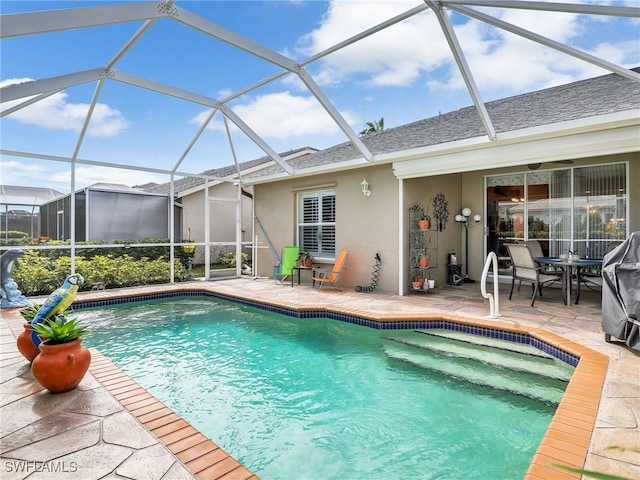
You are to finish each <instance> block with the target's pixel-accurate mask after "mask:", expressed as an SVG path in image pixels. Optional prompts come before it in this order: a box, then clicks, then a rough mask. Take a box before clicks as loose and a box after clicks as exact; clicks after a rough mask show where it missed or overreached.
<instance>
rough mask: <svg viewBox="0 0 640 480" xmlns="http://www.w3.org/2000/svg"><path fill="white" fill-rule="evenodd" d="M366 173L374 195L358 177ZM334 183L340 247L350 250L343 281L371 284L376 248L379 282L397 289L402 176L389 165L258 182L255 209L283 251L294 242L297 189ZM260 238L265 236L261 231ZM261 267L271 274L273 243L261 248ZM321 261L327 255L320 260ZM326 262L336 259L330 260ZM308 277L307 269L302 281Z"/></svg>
mask: <svg viewBox="0 0 640 480" xmlns="http://www.w3.org/2000/svg"><path fill="white" fill-rule="evenodd" d="M364 178H366V179H367V181H368V182H369V185H370V186H369V189H370V190H371V196H369V197H365V196H363V194H362V190H361V187H360V183H361V182H362V180H363V179H364ZM333 184H335V187H332V188H335V192H336V250H338V251H339V250H340V249H342V248H346V249H348V250H349V257H348V260H347V269H346V270H345V271H344V273H343V278H342V286H343V287H344V288H345V289H353V288H354V287H355V286H356V285H363V286H364V285H369V284H370V282H371V274H372V271H373V265H374V264H375V254H376V253H378V252H379V253H380V257H381V259H382V267H381V270H380V278H379V281H378V285H377V288H378V290H380V291H383V292H390V293H396V292H397V291H398V275H399V271H400V270H399V261H398V258H399V255H400V253H399V252H400V250H399V242H398V238H399V220H398V217H399V212H398V210H399V208H398V202H399V200H398V198H399V196H398V192H399V182H398V180H396V178H395V177H394V175H393V172H392V170H391V166H390V165H381V166H376V167H369V168H360V169H357V170H346V171H342V172H335V173H328V174H323V175H317V176H314V177H304V178H296V179H293V180H283V181H279V182H273V183H267V184H261V185H256V186H255V195H256V213H257V216H258V218H259V220H260V221H261V222H262V224H263V226H264V228H265V230H266V231H267V235H268V236H269V238H270V240H271V243H272V244H273V247H274V248H275V250H276V251H277V252H278V255H281V251H282V248H283V247H284V246H286V245H296V244H297V242H296V227H297V219H296V197H297V193H298V192H304V191H313V190H318V188H317V187H318V186H322V185H333ZM258 237H259V240H260V242H266V240H265V239H264V236H263V235H262V234H261V232H258ZM259 255H260V256H259V262H258V265H259V273H260V275H263V276H269V277H272V276H273V266H274V265H276V264H277V260H276V258H274V255H273V253H272V252H271V250H270V249H261V250H260V253H259ZM320 261H323V260H320ZM326 263H327V264H328V266H330V265H332V263H333V262H331V261H329V260H327V261H326ZM305 280H306V281H308V280H309V277H308V274H307V276H306V277H305V273H303V281H305Z"/></svg>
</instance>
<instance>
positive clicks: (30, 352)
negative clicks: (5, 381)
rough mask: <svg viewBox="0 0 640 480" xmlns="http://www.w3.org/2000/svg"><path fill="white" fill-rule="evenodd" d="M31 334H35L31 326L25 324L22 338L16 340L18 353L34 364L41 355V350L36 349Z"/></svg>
mask: <svg viewBox="0 0 640 480" xmlns="http://www.w3.org/2000/svg"><path fill="white" fill-rule="evenodd" d="M31 332H33V328H31V324H30V323H25V324H24V331H23V332H22V333H21V334H20V336H18V339H17V340H16V343H17V346H18V351H19V352H20V353H21V354H22V356H23V357H24V358H26V359H27V360H28V361H29V362H33V359H34V358H36V357H37V356H38V354H39V353H40V349H39V348H38V347H36V346H35V345H34V343H33V340H31Z"/></svg>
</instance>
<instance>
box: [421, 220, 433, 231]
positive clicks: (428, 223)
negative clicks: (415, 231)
mask: <svg viewBox="0 0 640 480" xmlns="http://www.w3.org/2000/svg"><path fill="white" fill-rule="evenodd" d="M418 228H419V229H420V230H429V229H430V228H431V221H430V220H418Z"/></svg>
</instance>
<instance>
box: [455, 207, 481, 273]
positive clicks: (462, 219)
mask: <svg viewBox="0 0 640 480" xmlns="http://www.w3.org/2000/svg"><path fill="white" fill-rule="evenodd" d="M470 216H471V209H470V208H463V209H462V214H458V215H456V222H458V223H459V224H460V225H462V226H463V227H464V263H465V274H464V279H463V282H465V283H474V282H475V280H472V279H470V278H469V217H470ZM481 218H482V217H480V215H477V214H476V215H474V216H473V222H474V223H473V224H474V225H477V224H478V223H480V220H481Z"/></svg>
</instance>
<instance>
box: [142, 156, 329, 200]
mask: <svg viewBox="0 0 640 480" xmlns="http://www.w3.org/2000/svg"><path fill="white" fill-rule="evenodd" d="M304 150H313V151H317V150H316V149H315V148H313V147H302V148H298V149H295V150H290V151H288V152H286V153H281V154H280V156H281V157H283V158H286V157H287V156H291V155H295V154H297V153H299V152H303V151H304ZM269 162H273V159H272V158H271V157H269V156H266V155H265V156H264V157H260V158H256V159H255V160H248V161H246V162H241V163H239V164H238V167H240V171H241V172H245V171H247V170H251V169H252V168H255V167H259V166H260V165H262V164H265V163H269ZM236 173H237V171H236V166H235V165H227V166H226V167H222V168H214V169H211V170H206V171H204V172H202V173H201V174H200V175H205V176H210V177H213V178H224V177H229V176H232V175H235V174H236ZM173 185H174V187H173V188H174V192H175V193H180V192H184V191H187V190H191V189H192V188H196V187H199V186H200V185H204V179H203V178H200V177H185V178H180V179H178V180H176V181H174V182H173ZM138 188H142V189H143V190H144V191H145V192H149V193H169V192H170V188H171V187H170V183H169V182H167V183H162V184H160V185H157V184H155V185H149V186H147V187H144V188H143V187H142V186H139V187H138Z"/></svg>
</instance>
